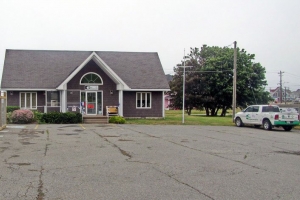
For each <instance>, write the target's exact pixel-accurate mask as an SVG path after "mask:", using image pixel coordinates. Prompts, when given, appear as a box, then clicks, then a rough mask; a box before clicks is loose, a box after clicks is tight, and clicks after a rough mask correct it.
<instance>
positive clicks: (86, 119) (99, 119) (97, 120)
mask: <svg viewBox="0 0 300 200" xmlns="http://www.w3.org/2000/svg"><path fill="white" fill-rule="evenodd" d="M83 123H84V124H107V123H108V117H106V116H102V115H101V116H98V115H95V116H83Z"/></svg>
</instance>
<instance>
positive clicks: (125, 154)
mask: <svg viewBox="0 0 300 200" xmlns="http://www.w3.org/2000/svg"><path fill="white" fill-rule="evenodd" d="M93 132H94V133H95V134H96V135H98V136H99V137H101V138H102V139H104V140H105V141H106V142H108V143H110V144H111V145H112V146H113V147H116V148H117V149H119V151H120V152H121V154H122V155H124V156H127V157H128V159H131V158H132V156H131V155H130V154H129V153H128V152H127V151H124V150H123V149H121V148H120V147H119V146H118V145H116V144H115V143H113V142H111V141H109V140H108V139H107V138H105V136H102V135H101V134H99V133H96V132H95V131H93Z"/></svg>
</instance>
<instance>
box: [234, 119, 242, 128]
mask: <svg viewBox="0 0 300 200" xmlns="http://www.w3.org/2000/svg"><path fill="white" fill-rule="evenodd" d="M235 125H236V126H237V127H242V126H244V123H243V122H242V120H241V118H239V117H237V118H236V119H235Z"/></svg>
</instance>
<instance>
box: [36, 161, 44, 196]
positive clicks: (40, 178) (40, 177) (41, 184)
mask: <svg viewBox="0 0 300 200" xmlns="http://www.w3.org/2000/svg"><path fill="white" fill-rule="evenodd" d="M43 171H44V168H43V166H41V169H40V175H39V186H38V195H37V197H36V200H43V199H44V196H45V194H44V193H43V186H44V183H43V180H42V176H43Z"/></svg>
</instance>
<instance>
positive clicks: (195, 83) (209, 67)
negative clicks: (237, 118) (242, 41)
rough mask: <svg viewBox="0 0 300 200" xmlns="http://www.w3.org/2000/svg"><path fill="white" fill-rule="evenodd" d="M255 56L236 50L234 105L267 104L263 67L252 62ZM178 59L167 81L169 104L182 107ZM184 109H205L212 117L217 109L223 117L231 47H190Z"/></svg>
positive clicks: (228, 88)
mask: <svg viewBox="0 0 300 200" xmlns="http://www.w3.org/2000/svg"><path fill="white" fill-rule="evenodd" d="M254 59H255V55H254V54H249V53H247V52H246V51H245V50H244V49H242V50H240V49H237V107H245V106H247V105H249V104H262V103H267V102H268V101H269V100H270V98H269V94H268V92H266V91H265V90H264V89H265V86H266V85H267V81H266V80H265V68H264V67H262V66H261V64H260V63H256V62H254ZM183 64H184V63H183V61H181V64H179V65H178V66H177V67H174V72H175V75H174V79H173V80H172V81H171V83H170V86H171V92H170V94H171V96H172V99H173V101H172V103H171V106H173V107H178V108H182V81H183V79H182V75H183V69H182V68H180V67H179V66H182V65H183ZM185 65H186V66H187V65H189V66H193V67H192V68H187V69H186V84H185V86H186V90H185V95H186V96H185V99H186V101H185V110H186V111H187V113H188V114H191V111H192V109H193V108H197V109H205V111H206V115H213V116H216V115H217V114H218V112H219V110H221V116H225V115H226V113H227V110H228V109H230V108H232V91H233V49H232V48H228V47H216V46H212V47H209V46H207V45H203V46H202V47H201V50H200V51H199V49H198V48H191V49H190V53H189V54H188V56H187V60H186V64H185Z"/></svg>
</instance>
